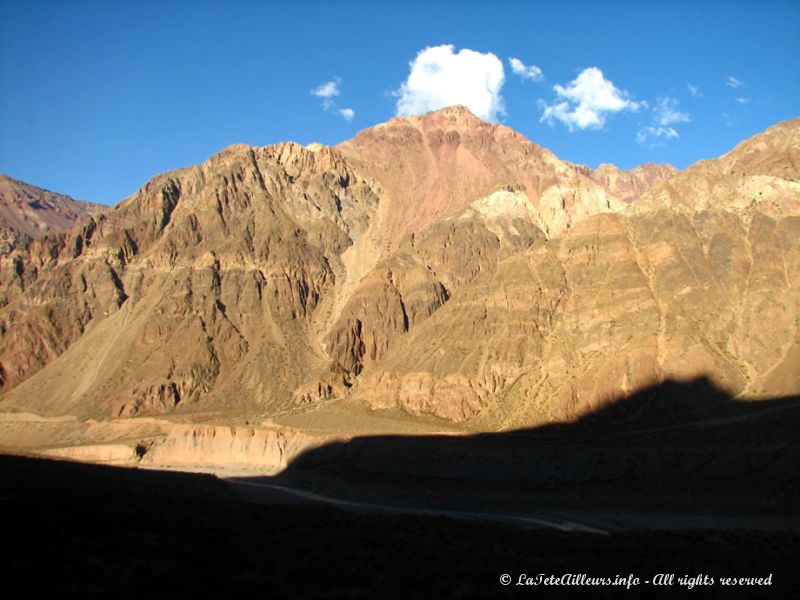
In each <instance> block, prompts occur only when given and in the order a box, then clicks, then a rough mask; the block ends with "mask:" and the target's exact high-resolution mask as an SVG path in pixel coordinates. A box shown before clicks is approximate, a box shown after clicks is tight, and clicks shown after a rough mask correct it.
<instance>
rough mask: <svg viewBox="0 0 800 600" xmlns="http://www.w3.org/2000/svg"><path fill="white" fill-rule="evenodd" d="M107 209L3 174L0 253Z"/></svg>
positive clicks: (0, 191) (0, 207) (0, 176)
mask: <svg viewBox="0 0 800 600" xmlns="http://www.w3.org/2000/svg"><path fill="white" fill-rule="evenodd" d="M105 208H106V207H105V206H103V205H101V204H93V203H91V202H81V201H79V200H73V199H72V198H70V197H69V196H64V195H63V194H56V193H53V192H49V191H47V190H43V189H41V188H38V187H36V186H33V185H29V184H27V183H24V182H22V181H18V180H16V179H12V178H11V177H7V176H6V175H0V256H8V255H9V254H10V253H11V251H12V250H14V248H16V247H18V246H21V245H24V244H27V243H28V242H30V241H31V240H34V239H38V238H41V237H43V236H45V235H47V234H48V233H52V232H54V231H63V230H65V229H69V228H70V227H72V226H73V225H75V224H76V223H79V222H81V221H85V220H86V219H88V218H89V217H90V216H92V215H97V214H99V213H100V212H102V211H103V210H104V209H105Z"/></svg>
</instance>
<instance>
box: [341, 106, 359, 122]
mask: <svg viewBox="0 0 800 600" xmlns="http://www.w3.org/2000/svg"><path fill="white" fill-rule="evenodd" d="M339 115H341V117H342V118H343V119H344V120H345V121H352V120H353V117H355V116H356V111H354V110H353V109H352V108H340V109H339Z"/></svg>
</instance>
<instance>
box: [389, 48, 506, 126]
mask: <svg viewBox="0 0 800 600" xmlns="http://www.w3.org/2000/svg"><path fill="white" fill-rule="evenodd" d="M409 66H410V67H411V72H410V73H409V75H408V79H406V81H405V82H404V83H403V84H402V85H401V86H400V89H399V90H397V92H395V95H397V96H399V99H398V101H397V114H398V115H410V114H423V113H426V112H430V111H432V110H437V109H440V108H444V107H445V106H451V105H453V104H463V105H464V106H466V107H467V108H469V109H470V110H471V111H472V112H473V113H475V114H476V115H478V116H479V117H481V118H482V119H486V120H488V121H496V120H497V117H498V115H501V114H503V112H504V107H503V98H502V96H501V95H500V92H501V90H502V88H503V83H504V82H505V72H504V71H503V63H502V62H501V61H500V59H499V58H497V56H495V55H494V54H492V53H491V52H487V53H485V54H484V53H481V52H476V51H475V50H469V49H468V48H462V49H461V50H460V51H459V52H458V53H456V52H455V51H454V47H453V46H452V45H451V44H447V45H442V46H432V47H428V48H425V49H424V50H421V51H420V52H419V54H417V57H416V58H415V59H414V60H413V61H411V62H410V63H409Z"/></svg>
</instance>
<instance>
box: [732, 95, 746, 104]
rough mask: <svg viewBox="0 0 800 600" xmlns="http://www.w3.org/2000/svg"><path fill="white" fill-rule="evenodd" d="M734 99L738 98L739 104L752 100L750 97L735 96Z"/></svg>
mask: <svg viewBox="0 0 800 600" xmlns="http://www.w3.org/2000/svg"><path fill="white" fill-rule="evenodd" d="M734 100H736V102H738V103H739V104H747V103H748V102H750V98H741V97H740V98H734Z"/></svg>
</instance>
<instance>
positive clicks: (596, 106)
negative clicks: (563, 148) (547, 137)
mask: <svg viewBox="0 0 800 600" xmlns="http://www.w3.org/2000/svg"><path fill="white" fill-rule="evenodd" d="M553 90H555V92H556V95H557V96H558V98H559V99H560V100H561V101H560V102H554V103H553V104H547V103H546V102H545V101H544V100H539V107H540V108H541V109H542V117H541V118H540V119H539V121H540V122H546V123H548V124H549V125H553V124H554V123H555V121H556V120H558V121H561V122H562V123H564V124H565V125H566V126H567V129H569V130H570V131H574V130H575V129H601V128H602V127H603V125H605V122H606V117H607V116H608V115H610V114H614V113H618V112H622V111H625V110H630V111H634V112H635V111H638V110H639V108H641V107H643V106H646V104H645V103H643V102H636V101H635V100H634V99H633V98H632V97H631V96H630V94H628V92H626V91H625V90H620V89H618V88H617V87H616V86H615V85H614V84H613V83H612V82H611V81H609V80H608V79H606V78H605V76H604V75H603V72H602V71H601V70H600V69H598V68H597V67H589V68H587V69H584V70H583V71H581V72H580V73H579V74H578V76H577V77H576V78H575V79H573V80H572V81H571V82H570V83H569V84H568V85H566V86H562V85H555V86H553Z"/></svg>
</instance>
